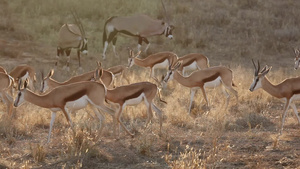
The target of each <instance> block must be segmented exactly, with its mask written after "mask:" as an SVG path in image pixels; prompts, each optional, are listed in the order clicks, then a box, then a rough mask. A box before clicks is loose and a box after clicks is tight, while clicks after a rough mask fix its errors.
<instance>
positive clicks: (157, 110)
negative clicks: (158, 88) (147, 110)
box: [151, 103, 162, 134]
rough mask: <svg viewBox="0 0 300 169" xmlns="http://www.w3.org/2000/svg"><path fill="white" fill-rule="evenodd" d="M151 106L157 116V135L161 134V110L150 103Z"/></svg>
mask: <svg viewBox="0 0 300 169" xmlns="http://www.w3.org/2000/svg"><path fill="white" fill-rule="evenodd" d="M151 106H152V108H153V110H154V111H155V112H156V114H157V115H158V118H159V126H160V127H159V133H160V134H161V128H162V112H161V110H160V109H159V108H158V107H157V106H155V104H154V103H151Z"/></svg>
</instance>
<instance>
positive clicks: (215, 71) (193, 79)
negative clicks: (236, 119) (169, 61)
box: [163, 62, 238, 114]
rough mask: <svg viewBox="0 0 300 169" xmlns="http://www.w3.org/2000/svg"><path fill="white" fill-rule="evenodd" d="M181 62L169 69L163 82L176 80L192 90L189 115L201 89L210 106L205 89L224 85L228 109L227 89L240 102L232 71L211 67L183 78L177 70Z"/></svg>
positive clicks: (223, 89)
mask: <svg viewBox="0 0 300 169" xmlns="http://www.w3.org/2000/svg"><path fill="white" fill-rule="evenodd" d="M180 64H181V63H180V62H179V63H177V64H176V65H175V66H174V67H171V66H170V67H169V71H168V73H167V75H166V76H165V77H164V79H163V81H164V82H165V83H167V82H168V81H170V80H172V79H175V80H176V81H177V82H178V83H180V84H181V85H183V86H185V87H188V88H190V89H191V100H190V106H189V114H190V113H191V107H192V102H193V100H194V95H195V92H196V90H197V89H199V88H200V89H201V91H202V94H203V97H204V99H205V101H206V103H207V105H209V104H208V100H207V97H206V92H205V88H215V87H217V86H220V85H222V91H223V93H224V95H225V97H226V107H225V110H226V109H227V106H228V102H229V99H230V95H229V94H228V93H227V91H226V89H227V90H228V91H230V92H231V93H233V94H234V95H235V97H236V100H237V102H238V92H237V91H236V90H234V89H233V88H232V86H235V85H234V83H233V80H232V79H233V75H232V70H230V69H229V68H227V67H224V66H216V67H209V68H207V69H203V70H198V71H195V72H193V73H192V74H191V75H190V76H188V77H184V76H182V75H181V74H180V73H179V72H178V71H177V69H178V68H179V67H180Z"/></svg>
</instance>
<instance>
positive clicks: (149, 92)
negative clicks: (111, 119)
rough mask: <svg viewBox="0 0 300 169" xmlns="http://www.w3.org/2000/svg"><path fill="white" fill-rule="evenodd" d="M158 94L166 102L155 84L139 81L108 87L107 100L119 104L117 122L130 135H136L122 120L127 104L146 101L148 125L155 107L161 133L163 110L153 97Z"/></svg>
mask: <svg viewBox="0 0 300 169" xmlns="http://www.w3.org/2000/svg"><path fill="white" fill-rule="evenodd" d="M99 71H102V70H99ZM100 74H101V73H100ZM96 79H99V78H97V74H96ZM100 82H101V81H100ZM156 94H158V96H159V100H160V101H161V102H163V103H166V102H165V101H163V100H161V98H160V91H159V89H158V87H157V86H156V85H155V84H153V83H150V82H139V83H133V84H129V85H124V86H120V87H116V88H114V89H107V93H106V99H107V101H109V103H113V104H117V105H118V106H119V108H118V113H117V114H116V116H115V117H116V119H117V122H118V123H119V124H121V126H122V127H123V128H124V130H125V131H126V132H127V133H128V134H129V135H130V136H134V134H132V133H131V132H130V131H129V130H128V129H127V128H126V127H125V125H124V124H123V122H122V121H121V115H122V113H123V110H124V109H125V107H126V106H127V105H129V106H130V105H131V106H132V105H137V104H139V103H141V102H142V101H144V103H145V105H146V106H147V113H148V118H147V121H146V127H147V126H148V124H149V122H150V121H151V119H152V117H153V113H152V109H154V111H155V112H156V114H157V115H158V118H159V124H160V129H159V131H160V133H161V128H162V111H161V110H160V109H159V108H158V107H157V106H156V105H155V104H154V102H153V99H154V98H155V96H156Z"/></svg>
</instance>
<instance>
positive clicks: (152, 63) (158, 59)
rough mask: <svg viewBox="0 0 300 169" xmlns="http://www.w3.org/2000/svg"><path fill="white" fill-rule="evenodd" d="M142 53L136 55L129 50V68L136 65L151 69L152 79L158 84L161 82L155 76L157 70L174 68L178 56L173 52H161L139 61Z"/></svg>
mask: <svg viewBox="0 0 300 169" xmlns="http://www.w3.org/2000/svg"><path fill="white" fill-rule="evenodd" d="M139 54H140V52H138V53H137V54H136V55H134V53H133V51H132V50H129V58H128V67H132V66H133V65H134V64H136V65H138V66H141V67H149V68H150V77H152V78H153V79H154V80H155V81H156V82H158V84H160V82H159V81H158V79H157V78H156V77H155V76H154V72H155V69H162V68H163V69H167V68H168V67H169V66H174V64H175V62H176V60H177V59H178V56H177V55H176V54H175V53H173V52H159V53H155V54H152V55H149V56H148V57H146V58H145V59H139V58H138V56H139Z"/></svg>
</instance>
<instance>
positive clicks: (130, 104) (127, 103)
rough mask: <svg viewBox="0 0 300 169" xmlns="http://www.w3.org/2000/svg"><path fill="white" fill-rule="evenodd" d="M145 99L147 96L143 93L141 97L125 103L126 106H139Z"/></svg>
mask: <svg viewBox="0 0 300 169" xmlns="http://www.w3.org/2000/svg"><path fill="white" fill-rule="evenodd" d="M144 97H145V94H144V93H142V94H141V95H140V96H139V97H136V98H132V99H129V100H127V101H125V103H124V104H126V105H128V106H133V105H137V104H139V103H141V102H142V101H143V99H144Z"/></svg>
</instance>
